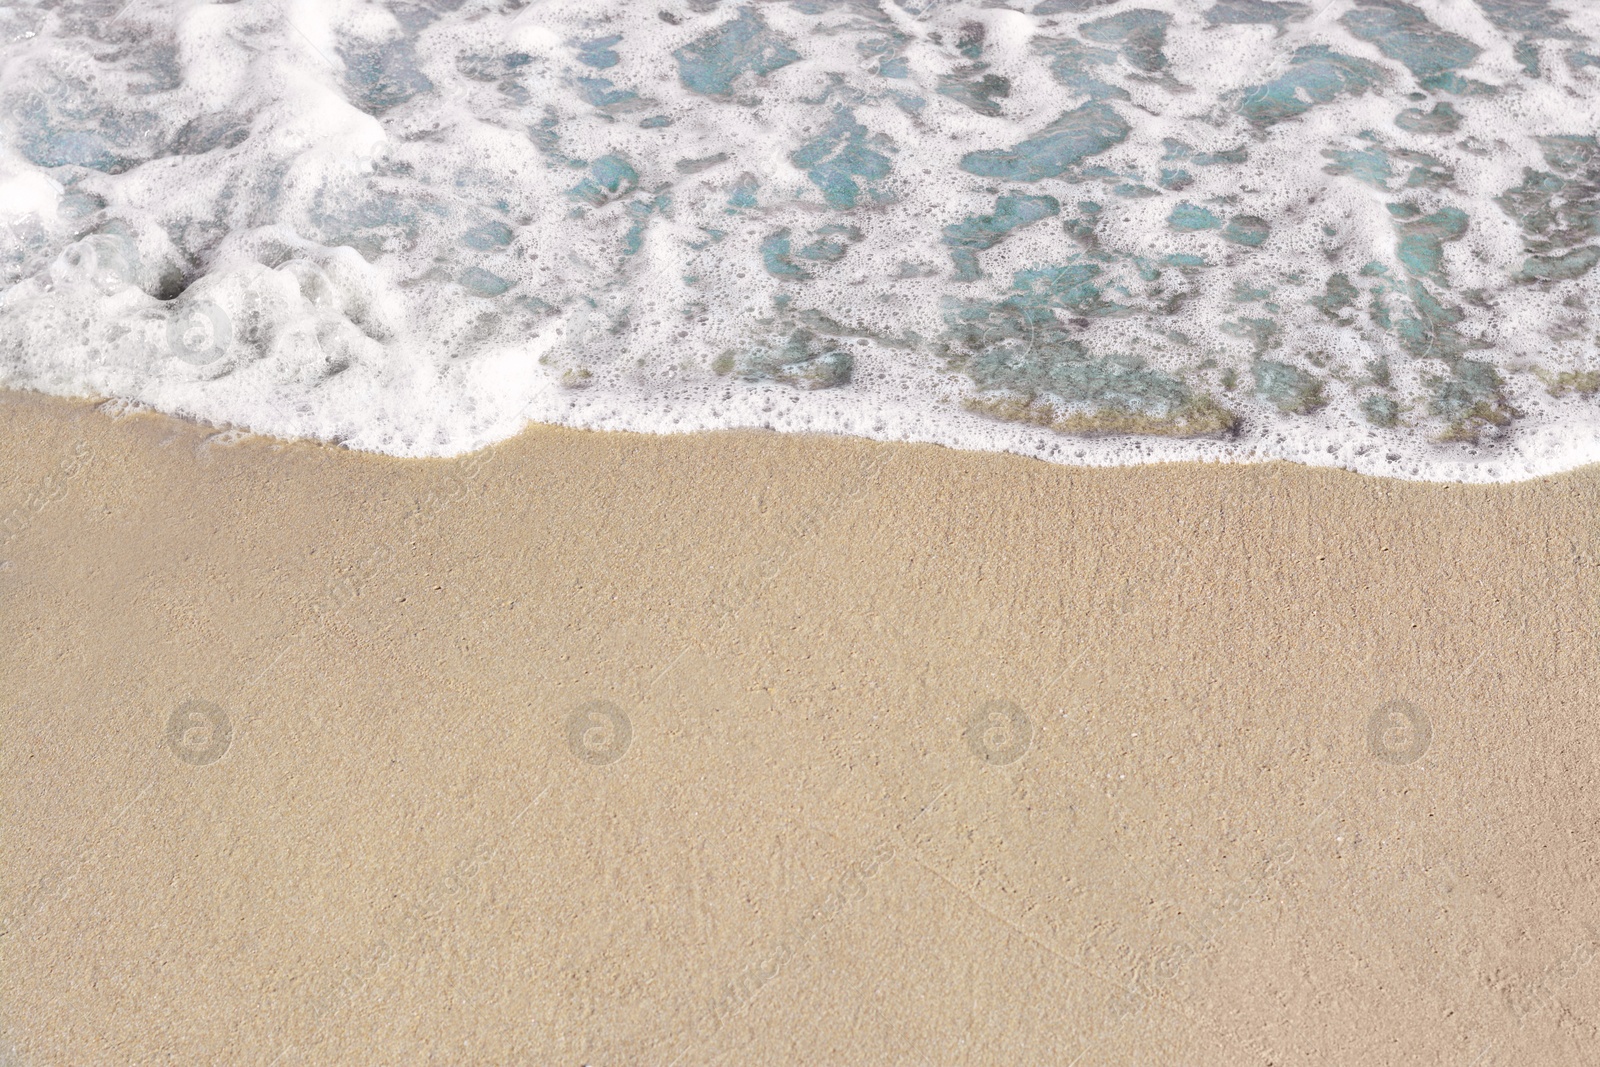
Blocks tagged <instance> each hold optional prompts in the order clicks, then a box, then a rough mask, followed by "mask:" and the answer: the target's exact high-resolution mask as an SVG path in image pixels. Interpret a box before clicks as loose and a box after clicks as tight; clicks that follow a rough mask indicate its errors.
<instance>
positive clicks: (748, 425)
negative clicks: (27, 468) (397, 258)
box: [0, 386, 1600, 485]
mask: <svg viewBox="0 0 1600 1067" xmlns="http://www.w3.org/2000/svg"><path fill="white" fill-rule="evenodd" d="M818 392H819V391H812V392H804V391H796V390H794V389H792V388H790V387H787V386H784V387H779V388H775V389H772V390H770V391H768V392H767V393H765V394H762V395H764V396H765V397H766V401H765V404H764V406H762V407H760V409H759V412H758V411H757V409H755V408H750V407H748V405H747V410H744V411H743V412H742V413H735V414H730V413H729V411H728V410H724V407H723V406H722V405H719V404H716V403H708V402H706V401H704V400H703V398H697V397H694V396H689V397H672V396H668V397H665V398H663V399H659V400H658V401H656V402H655V404H654V405H653V406H652V405H640V406H638V407H637V408H636V409H634V410H633V411H632V413H631V414H630V415H629V416H628V418H627V419H619V417H618V416H617V415H616V413H615V412H614V411H611V410H609V409H608V408H606V406H605V405H601V406H600V410H599V412H598V413H595V412H592V411H589V410H588V409H586V408H585V407H583V396H582V394H581V391H576V390H557V392H556V393H554V394H551V395H546V396H544V397H541V398H539V399H537V400H535V401H533V402H530V403H529V404H527V405H526V406H524V407H523V408H522V410H521V411H520V412H519V413H518V414H516V415H515V416H514V417H513V416H509V415H503V416H502V418H501V419H500V420H499V422H500V424H501V425H500V429H499V430H496V431H493V432H494V433H500V432H503V431H504V429H505V426H506V425H510V424H515V425H516V426H517V427H519V428H518V429H515V430H513V431H511V432H509V434H506V435H504V436H500V437H496V438H495V439H493V440H491V441H488V442H487V443H484V444H481V445H479V446H478V447H477V448H474V449H472V450H469V451H463V452H456V453H452V454H450V455H400V454H397V453H395V452H390V451H384V450H382V449H380V448H377V447H376V446H373V447H367V446H357V445H352V444H348V443H346V441H345V440H344V439H341V438H338V437H333V438H324V437H315V436H309V435H302V436H280V435H278V434H277V433H275V432H272V431H263V430H252V429H249V428H247V427H244V426H242V425H236V424H234V423H232V422H228V421H226V420H224V421H212V420H211V419H209V418H207V417H203V416H200V415H195V414H173V413H170V412H165V411H160V410H158V409H156V408H153V407H150V406H149V405H146V404H144V403H142V402H139V401H129V400H123V399H108V398H104V397H57V396H54V395H52V394H48V393H41V392H37V391H34V390H31V389H0V394H4V395H7V396H13V397H31V398H35V399H36V400H38V401H40V402H44V403H56V402H64V403H67V404H70V405H79V406H82V405H87V406H89V407H91V408H95V409H103V410H104V412H105V413H106V414H108V415H109V417H112V418H122V417H127V416H129V415H136V414H148V415H153V416H159V417H163V418H170V419H175V420H177V421H179V422H185V423H190V424H193V425H195V426H198V427H201V428H206V429H209V430H210V431H212V432H213V433H217V434H226V435H228V436H229V440H230V441H233V440H239V439H243V438H245V437H255V438H261V439H264V440H268V441H273V442H277V443H281V444H291V443H300V444H306V445H312V446H317V447H327V448H334V449H340V450H347V451H352V452H360V453H362V454H365V455H374V456H380V457H383V458H385V459H402V460H410V459H430V460H452V459H461V458H463V457H466V456H472V455H478V454H481V453H483V452H486V451H488V450H491V449H495V448H499V447H502V446H504V445H506V444H508V443H509V442H512V441H515V440H517V439H518V438H519V437H521V436H522V435H524V434H527V433H529V432H536V431H538V430H539V429H541V428H549V429H565V430H572V431H578V432H596V433H620V434H632V435H637V436H641V437H684V436H691V437H692V436H699V435H706V434H709V435H716V434H741V433H754V434H761V433H773V434H779V435H782V436H798V437H820V438H844V439H849V440H857V441H865V442H872V443H875V444H884V445H890V446H894V445H931V446H935V447H939V448H947V449H950V450H952V451H955V452H972V453H981V454H985V455H997V456H1015V457H1018V458H1021V459H1030V460H1037V461H1040V462H1044V463H1048V464H1051V465H1052V466H1063V467H1072V468H1079V469H1084V470H1108V469H1110V470H1115V469H1122V468H1128V467H1145V466H1160V465H1165V464H1182V463H1196V464H1208V463H1222V464H1245V465H1256V464H1271V463H1287V464H1291V465H1295V466H1303V467H1305V468H1307V469H1310V470H1333V471H1342V472H1345V473H1349V474H1357V475H1360V476H1363V477H1370V478H1380V479H1392V480H1395V481H1402V482H1415V483H1420V484H1429V485H1515V484H1518V483H1523V482H1531V481H1537V480H1539V479H1541V478H1550V477H1559V476H1561V475H1564V474H1572V473H1576V472H1579V471H1583V470H1586V469H1589V468H1593V467H1600V436H1596V437H1594V438H1593V439H1592V440H1591V441H1590V442H1589V446H1588V451H1587V452H1583V451H1582V449H1581V448H1580V446H1578V445H1576V444H1574V443H1573V442H1572V440H1571V437H1570V431H1571V430H1573V429H1574V428H1575V427H1574V426H1572V425H1569V424H1564V423H1549V424H1544V425H1540V426H1537V427H1523V428H1522V429H1521V430H1520V431H1519V434H1520V436H1518V437H1517V438H1516V439H1515V442H1514V443H1511V442H1507V443H1506V444H1505V447H1504V448H1503V449H1502V450H1501V451H1498V452H1497V451H1495V450H1494V448H1493V447H1491V446H1480V445H1478V444H1476V443H1468V442H1459V441H1458V442H1449V441H1432V442H1429V443H1428V447H1430V448H1433V449H1434V450H1435V452H1434V454H1433V455H1431V456H1423V457H1418V456H1413V455H1408V454H1407V453H1406V451H1405V449H1404V448H1402V447H1401V446H1400V445H1399V444H1398V443H1397V442H1396V441H1394V440H1390V441H1389V443H1388V445H1384V443H1383V442H1384V440H1385V439H1384V438H1383V437H1382V436H1381V435H1379V434H1377V433H1376V432H1373V433H1369V435H1368V441H1367V442H1366V443H1364V444H1360V445H1356V444H1355V443H1354V442H1353V441H1351V440H1348V439H1341V438H1337V437H1328V436H1323V435H1322V434H1323V431H1322V430H1321V429H1319V428H1318V427H1317V425H1316V424H1315V423H1307V424H1306V425H1304V426H1301V427H1299V428H1298V433H1294V432H1290V433H1284V432H1280V433H1279V434H1278V440H1279V447H1278V450H1276V451H1267V450H1264V446H1263V445H1262V444H1261V443H1260V442H1258V441H1255V440H1253V439H1251V438H1249V437H1248V435H1244V434H1240V433H1233V434H1229V435H1224V436H1220V437H1212V436H1204V435H1201V436H1192V437H1184V436H1163V435H1161V434H1159V433H1146V434H1135V435H1123V436H1118V435H1115V434H1087V435H1083V434H1080V435H1071V434H1067V433H1058V432H1057V431H1055V430H1053V429H1050V428H1048V427H1045V426H1040V425H1035V424H1033V423H1031V422H1030V421H1029V420H1028V419H1026V418H1010V419H1008V418H996V417H986V416H982V415H979V414H976V413H974V412H973V411H972V410H963V411H962V412H960V413H959V417H956V418H955V421H953V422H950V423H948V424H944V425H941V426H940V427H939V428H938V429H937V430H936V431H930V430H928V429H927V428H926V425H925V422H924V418H923V416H925V415H926V414H927V413H926V412H923V411H920V410H919V409H916V408H914V407H912V406H908V405H905V404H896V403H894V402H886V403H885V405H884V406H883V408H882V410H881V412H880V415H881V416H882V417H881V418H875V419H873V420H871V421H873V422H876V423H877V425H876V426H875V427H873V428H872V429H870V430H869V429H865V428H864V427H863V425H860V424H859V423H861V422H862V420H860V419H858V418H857V416H856V415H854V414H851V413H850V411H849V408H848V405H846V406H845V407H844V408H836V407H834V406H832V404H831V399H830V398H829V397H827V396H825V395H818ZM821 392H826V391H821ZM754 396H755V394H752V397H754ZM752 397H746V398H745V399H746V400H750V401H751V402H752V403H753V402H754V400H753V399H752ZM696 405H699V408H700V410H697V409H696ZM781 405H788V409H787V410H783V409H781ZM997 406H998V407H1005V405H1004V404H1003V403H1000V402H998V401H997ZM729 418H738V419H742V420H744V421H743V422H742V423H740V424H738V425H724V424H723V423H724V422H725V421H726V420H727V419H729ZM639 420H643V421H644V422H647V423H653V424H654V425H652V427H651V428H650V429H639V428H637V426H635V425H633V424H632V423H633V422H636V421H639ZM1067 421H1068V422H1070V421H1071V420H1070V419H1068V420H1067ZM663 427H665V428H663ZM675 427H682V428H675ZM1282 429H1283V428H1280V430H1282ZM1390 446H1393V447H1395V448H1401V451H1391V450H1390ZM1480 450H1482V451H1483V452H1485V453H1486V454H1485V455H1484V456H1482V457H1481V458H1474V457H1477V456H1478V454H1479V452H1480ZM1532 452H1539V453H1541V454H1542V455H1541V457H1540V458H1534V457H1532V456H1531V453H1532ZM1069 453H1070V454H1071V457H1072V458H1070V459H1063V458H1059V457H1061V456H1066V455H1068V454H1069ZM1130 455H1132V456H1138V457H1139V458H1138V459H1135V460H1133V461H1131V462H1130V461H1126V460H1123V459H1117V458H1112V457H1116V456H1130ZM1508 472H1509V473H1508Z"/></svg>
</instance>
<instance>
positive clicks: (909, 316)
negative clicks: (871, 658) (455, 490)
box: [0, 0, 1600, 481]
mask: <svg viewBox="0 0 1600 1067" xmlns="http://www.w3.org/2000/svg"><path fill="white" fill-rule="evenodd" d="M0 41H3V42H4V43H3V45H0V64H3V65H0V103H3V105H4V127H3V134H0V224H3V237H0V242H3V243H0V250H3V255H0V264H3V270H4V276H3V278H0V286H3V294H0V383H3V384H5V385H7V386H10V387H13V388H28V389H37V390H43V391H46V392H51V393H57V394H63V395H90V396H106V397H114V398H118V399H121V400H128V401H135V402H138V403H142V404H147V405H150V406H153V407H155V408H158V409H161V410H164V411H169V412H174V413H178V414H182V415H186V416H190V417H195V418H199V419H204V420H208V421H211V422H215V423H219V424H227V425H232V426H235V427H242V428H245V429H249V430H253V431H257V432H263V433H273V434H278V435H285V436H300V437H313V438H318V439H322V440H329V441H337V442H342V443H344V444H346V445H348V446H349V447H353V448H359V449H368V450H374V451H379V452H386V453H391V454H395V455H402V456H424V455H448V454H455V453H460V452H463V451H468V450H473V449H477V448H480V447H483V446H485V445H487V444H490V443H492V442H494V441H497V440H500V439H503V438H505V437H508V436H510V435H512V434H515V433H516V432H517V431H518V430H519V429H521V428H522V427H523V426H524V425H525V424H526V423H527V422H528V421H529V420H535V421H541V422H550V423H559V424H565V425H572V426H585V427H598V428H615V429H630V430H643V431H651V432H681V431H689V430H703V429H714V428H721V427H739V426H744V427H748V426H763V427H770V428H773V429H777V430H784V431H824V432H836V433H849V434H857V435H863V436H870V437H876V438H884V439H904V440H920V441H934V442H942V443H945V444H949V445H953V446H957V447H962V448H974V449H990V450H1008V451H1016V452H1022V453H1025V454H1030V455H1038V456H1041V457H1044V458H1048V459H1054V460H1059V461H1063V462H1071V463H1086V464H1117V463H1133V462H1146V461H1151V460H1164V459H1182V458H1215V459H1265V458H1274V457H1277V458H1285V459H1290V460H1295V461H1299V462H1304V463H1312V464H1320V465H1337V466H1342V467H1346V468H1350V469H1353V470H1359V471H1365V472H1371V473H1379V474H1388V475H1394V476H1399V477H1410V478H1436V479H1460V480H1467V481H1497V480H1514V479H1518V478H1525V477H1530V476H1533V475H1537V474H1543V473H1548V472H1553V471H1558V470H1564V469H1569V468H1571V467H1574V466H1577V465H1579V464H1582V463H1589V462H1595V461H1596V460H1600V351H1597V346H1600V321H1597V319H1596V315H1595V311H1594V305H1595V301H1596V299H1597V297H1600V270H1597V269H1595V268H1596V263H1597V261H1600V145H1597V142H1596V137H1595V134H1596V131H1597V129H1600V5H1595V4H1588V3H1581V2H1578V0H1417V2H1415V3H1403V2H1400V0H1304V2H1288V0H1284V2H1274V0H1215V2H1211V0H1206V2H1187V0H1165V2H1157V0H1143V2H1133V0H1015V2H1012V3H994V2H979V0H767V2H753V3H752V2H745V3H738V2H734V0H723V2H718V0H687V2H685V0H662V2H659V3H650V4H645V3H635V2H624V0H545V2H533V3H520V2H517V0H490V2H475V0H408V2H392V3H370V2H357V0H318V2H316V3H311V2H307V0H237V2H233V3H212V4H204V3H194V2H191V0H184V2H168V0H136V2H134V3H132V4H128V5H126V6H124V4H123V0H115V2H107V3H92V2H91V3H81V2H73V0H62V2H60V3H53V4H49V5H45V4H28V5H18V6H11V7H7V8H4V9H0Z"/></svg>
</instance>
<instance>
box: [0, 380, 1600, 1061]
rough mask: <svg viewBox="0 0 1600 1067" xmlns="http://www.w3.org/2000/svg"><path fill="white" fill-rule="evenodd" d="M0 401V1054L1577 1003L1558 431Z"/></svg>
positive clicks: (614, 1056)
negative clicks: (909, 435) (426, 451)
mask: <svg viewBox="0 0 1600 1067" xmlns="http://www.w3.org/2000/svg"><path fill="white" fill-rule="evenodd" d="M0 428H3V433H0V561H3V562H0V627H3V628H4V632H3V636H0V681H3V689H0V692H3V694H4V699H3V701H0V716H3V719H0V749H3V751H0V764H3V774H4V793H3V805H4V807H3V814H0V848H3V854H4V856H5V857H6V860H5V863H4V864H3V867H0V892H3V898H0V923H3V928H0V1063H3V1064H7V1065H10V1064H18V1065H33V1064H73V1065H81V1064H91V1063H152V1062H176V1063H234V1064H260V1065H268V1064H272V1065H277V1067H289V1065H294V1064H324V1063H328V1064H331V1063H340V1064H362V1063H374V1064H376V1063H392V1062H417V1063H420V1062H440V1063H509V1064H518V1063H526V1064H554V1063H571V1064H579V1063H592V1064H662V1065H666V1064H699V1063H725V1064H751V1063H797V1062H813V1063H880V1062H902V1063H909V1062H927V1063H944V1062H964V1063H967V1062H970V1063H996V1064H1015V1063H1038V1064H1068V1063H1077V1064H1079V1065H1082V1067H1088V1065H1092V1064H1108V1065H1109V1064H1128V1063H1145V1062H1149V1063H1185V1064H1241V1063H1291V1062H1322V1063H1349V1064H1377V1063H1395V1064H1401V1063H1405V1064H1414V1063H1451V1064H1462V1065H1467V1064H1472V1065H1476V1067H1487V1065H1490V1064H1525V1063H1539V1064H1544V1065H1558V1064H1580V1063H1593V1062H1595V1060H1596V1059H1600V964H1597V961H1596V956H1597V955H1600V885H1597V874H1600V840H1597V836H1596V833H1595V826H1596V822H1597V814H1600V800H1597V799H1596V798H1597V797H1600V771H1597V768H1600V730H1597V729H1596V726H1595V722H1596V718H1597V714H1600V685H1597V683H1596V677H1597V675H1600V670H1597V667H1596V664H1597V662H1600V655H1597V654H1600V642H1597V640H1596V636H1595V629H1596V626H1595V624H1596V620H1597V619H1600V469H1595V468H1590V469H1587V470H1583V471H1579V472H1576V473H1573V474H1569V475H1565V476H1561V477H1556V478H1548V479H1542V480H1538V481H1534V482H1528V483H1522V484H1516V485H1507V486H1487V487H1464V486H1445V485H1427V484H1414V483H1402V482H1394V481H1385V480H1379V479H1373V478H1366V477H1359V476H1356V475H1351V474H1346V473H1342V472H1333V471H1321V470H1309V469H1304V468H1298V467H1291V466H1287V465H1282V464H1268V465H1259V466H1244V465H1237V466H1219V465H1206V466H1200V465H1173V466H1162V467H1144V468H1133V469H1120V470H1087V469H1076V468H1068V467H1059V466H1051V465H1048V464H1044V463H1039V462H1035V461H1031V460H1026V459H1022V458H1018V457H1011V456H996V455H983V454H971V453H961V452H955V451H951V450H947V449H942V448H937V447H932V446H921V445H883V444H874V443H871V442H862V441H854V440H845V439H833V438H802V437H781V436H776V435H769V434H758V433H727V434H716V435H700V436H685V437H647V436H637V435H628V434H598V433H582V432H575V431H568V430H557V429H549V428H539V429H532V430H530V431H528V432H527V433H525V434H524V435H522V436H521V437H519V438H517V439H515V440H513V441H510V442H507V443H505V444H503V445H501V446H498V447H496V448H494V449H492V450H490V451H488V452H485V453H482V454H480V455H478V456H474V457H467V458H464V459H461V460H455V461H428V462H420V461H398V460H391V459H385V458H382V457H375V456H369V455H361V454H356V453H352V452H348V451H342V450H339V449H336V448H330V447H322V446H316V445H309V444H285V443H282V442H276V441H272V440H268V439H263V438H244V439H242V440H240V439H237V435H230V434H219V433H217V432H216V431H215V430H213V429H210V428H205V427H198V426H194V425H190V424H187V423H183V422H180V421H177V420H173V419H169V418H165V417H161V416H155V415H148V414H134V415H124V416H121V417H114V416H112V415H110V414H108V413H106V412H105V411H101V410H97V409H96V408H95V407H94V406H93V405H90V404H87V403H74V402H67V401H58V400H46V399H42V398H39V397H36V396H31V395H21V394H0Z"/></svg>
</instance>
